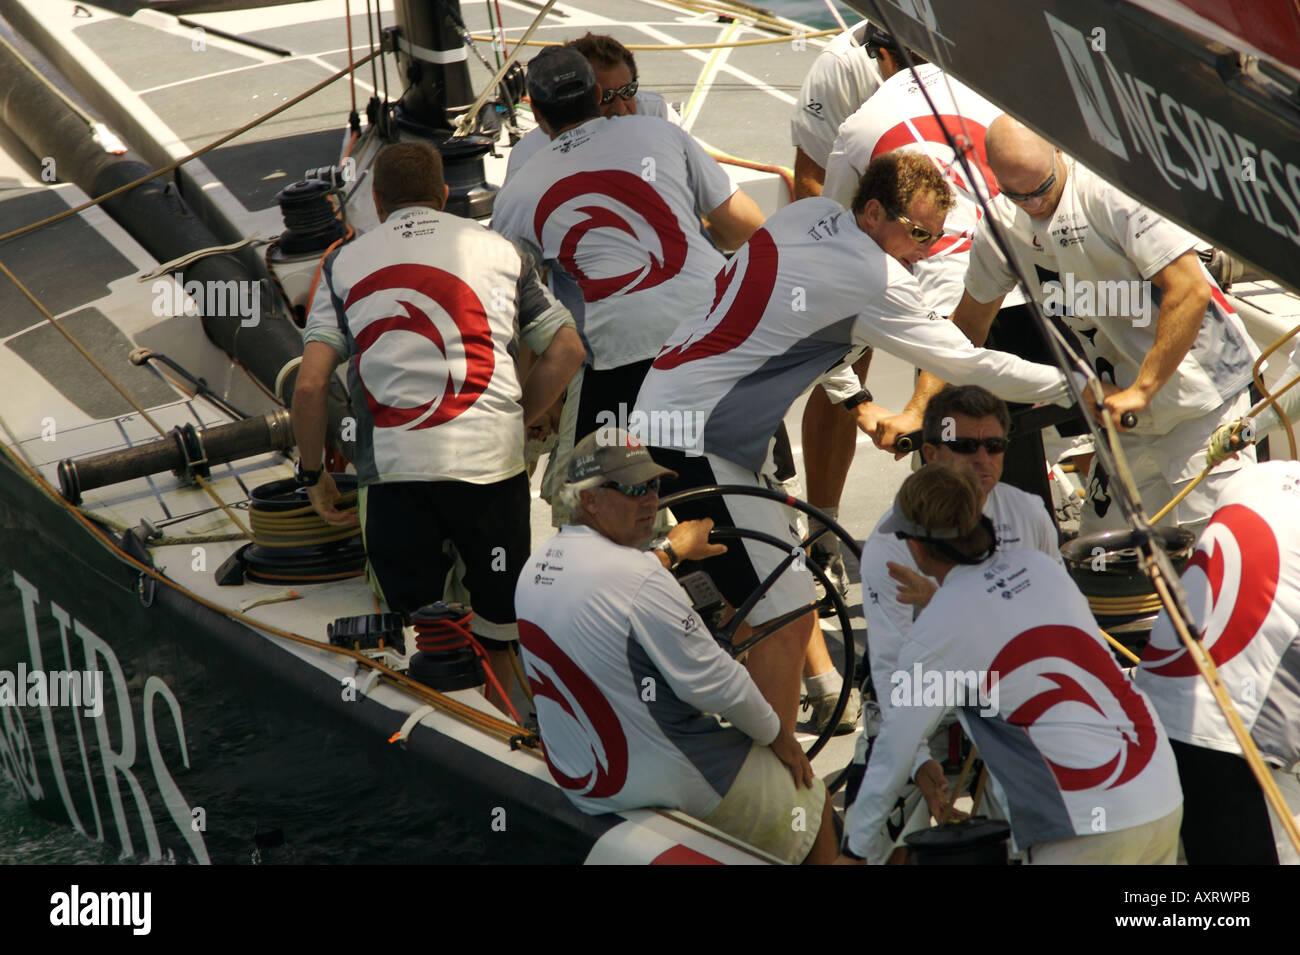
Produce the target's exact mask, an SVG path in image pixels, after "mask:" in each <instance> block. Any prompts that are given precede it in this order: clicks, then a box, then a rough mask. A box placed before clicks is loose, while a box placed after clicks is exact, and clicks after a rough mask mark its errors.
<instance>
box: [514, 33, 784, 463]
mask: <svg viewBox="0 0 1300 955" xmlns="http://www.w3.org/2000/svg"><path fill="white" fill-rule="evenodd" d="M528 91H529V95H530V96H531V97H532V101H533V109H534V111H535V112H536V114H537V117H538V120H539V122H540V123H541V124H542V126H543V128H544V129H546V131H547V134H548V135H549V136H550V137H551V142H550V144H549V146H548V147H546V148H544V149H543V150H541V151H540V152H538V153H537V154H536V155H535V156H534V157H533V158H532V159H531V160H529V162H528V164H527V165H526V166H525V167H524V168H523V169H521V170H520V172H519V174H518V175H516V176H515V177H514V178H512V179H511V180H510V182H508V183H507V184H506V185H505V186H504V187H503V188H502V189H501V191H500V192H499V193H498V194H497V198H496V204H495V209H494V212H493V216H492V228H493V229H494V230H496V231H497V232H499V233H501V234H502V235H504V236H506V237H507V238H509V239H515V240H518V241H520V242H522V243H524V244H525V245H527V246H529V247H531V248H533V249H535V250H537V252H538V253H539V257H540V258H541V259H542V260H543V261H544V262H545V263H546V264H547V265H548V266H549V267H550V270H551V273H550V278H551V284H552V287H553V288H554V289H555V294H556V297H558V298H559V299H560V301H561V302H563V303H564V304H565V305H566V306H567V307H568V308H569V311H570V312H572V313H573V317H574V319H575V321H576V322H577V325H578V332H579V334H581V336H582V338H583V341H584V343H585V344H586V346H587V361H586V364H585V366H584V368H583V371H582V379H581V383H579V384H575V385H574V386H572V387H571V388H570V389H569V394H568V396H567V399H566V402H565V411H564V417H563V418H562V419H561V429H560V442H559V445H558V446H557V448H556V451H555V452H553V453H554V454H556V455H557V458H558V460H557V466H560V467H562V466H563V463H564V459H565V458H567V456H568V454H569V453H570V449H571V447H572V442H573V441H575V440H577V439H578V438H580V437H581V436H583V435H586V434H588V433H590V432H592V431H594V430H596V429H597V428H598V427H599V426H600V425H601V424H602V423H603V420H604V418H605V416H607V415H608V416H612V417H613V420H615V421H624V422H625V421H627V420H628V413H629V411H630V409H631V407H632V404H633V402H634V401H635V400H636V393H637V389H638V388H639V387H640V385H641V380H642V378H644V376H645V373H646V371H647V369H648V368H649V367H650V362H651V360H653V358H654V356H655V355H656V354H657V353H658V351H659V349H660V348H661V347H663V343H664V341H665V340H667V338H668V335H669V334H670V333H671V332H672V330H673V329H674V328H675V327H676V325H677V323H678V321H680V320H681V316H682V314H683V313H684V312H691V311H695V310H697V309H700V308H705V307H707V305H708V303H709V302H710V301H712V299H713V293H714V276H715V275H716V274H717V271H718V270H719V269H720V268H722V266H723V265H724V264H725V261H726V260H725V259H724V258H723V256H722V253H721V252H719V251H718V250H717V248H715V247H714V245H713V244H712V243H711V242H710V241H709V240H708V238H706V237H705V235H704V233H703V232H702V231H701V228H700V220H699V217H700V216H705V217H707V218H708V220H709V222H710V224H711V226H712V227H713V230H714V232H715V234H718V235H721V236H722V237H723V238H724V240H725V242H726V244H727V247H729V248H734V247H736V246H739V245H741V244H743V243H744V241H745V240H746V239H748V238H749V236H750V235H751V234H752V233H753V231H754V229H756V228H758V226H759V225H761V224H762V221H763V215H762V213H761V212H760V211H759V209H758V206H757V204H756V203H755V202H754V200H753V199H751V198H750V197H749V196H748V195H746V194H745V192H744V191H743V190H740V189H737V188H735V187H734V186H733V185H732V183H731V180H730V179H729V178H728V177H727V174H726V173H725V172H724V171H723V170H722V167H721V166H719V165H718V163H717V161H716V160H714V159H713V158H712V157H711V156H709V155H708V154H707V153H705V152H704V149H703V147H701V146H700V144H699V143H698V142H696V141H695V139H694V138H693V137H692V136H691V135H690V134H689V133H687V132H686V131H684V130H682V129H679V128H678V127H675V126H670V125H668V124H667V123H664V122H663V121H662V120H659V119H655V118H653V117H649V116H624V117H620V118H618V119H606V118H605V117H603V116H602V115H601V114H600V106H599V103H600V99H601V96H602V89H601V87H600V84H599V83H597V81H596V77H595V73H594V72H593V71H592V68H591V64H590V63H589V62H588V61H587V59H586V57H584V56H583V55H582V54H580V53H579V52H578V51H577V50H574V49H572V48H570V47H563V46H561V47H548V48H546V49H545V50H543V51H542V52H541V53H539V54H538V55H537V56H536V57H534V59H533V60H532V62H531V63H529V65H528ZM559 473H563V472H562V471H561V472H559Z"/></svg>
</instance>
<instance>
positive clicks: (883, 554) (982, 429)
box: [846, 385, 1061, 862]
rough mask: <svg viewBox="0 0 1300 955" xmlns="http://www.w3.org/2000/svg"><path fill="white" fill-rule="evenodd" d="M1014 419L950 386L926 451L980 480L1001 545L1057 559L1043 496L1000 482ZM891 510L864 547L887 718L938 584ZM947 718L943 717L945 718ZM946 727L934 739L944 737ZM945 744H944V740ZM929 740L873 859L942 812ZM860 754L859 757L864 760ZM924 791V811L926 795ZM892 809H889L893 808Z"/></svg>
mask: <svg viewBox="0 0 1300 955" xmlns="http://www.w3.org/2000/svg"><path fill="white" fill-rule="evenodd" d="M1010 425H1011V418H1010V414H1009V413H1008V410H1007V406H1006V404H1005V403H1004V402H1003V401H1002V400H1001V399H999V398H997V397H996V396H995V395H993V394H992V393H991V392H989V391H987V390H985V389H983V388H981V387H979V386H978V385H962V386H960V387H954V386H951V385H950V386H948V387H947V388H944V389H943V391H941V392H939V394H937V395H935V396H934V397H933V398H931V399H930V403H929V405H928V406H927V407H926V409H925V419H924V422H923V424H922V426H921V433H922V435H923V439H924V443H923V444H922V445H921V457H922V458H923V459H924V460H925V461H926V462H927V463H929V462H931V461H939V462H941V463H943V464H948V465H951V466H953V467H957V468H965V469H967V470H969V471H970V472H971V473H973V474H974V475H975V478H976V480H977V481H978V487H979V507H980V512H981V513H983V514H984V515H985V516H986V517H988V519H989V520H990V521H992V523H993V531H994V533H995V534H996V535H997V539H998V547H1000V548H1001V549H1002V550H1003V551H1008V550H1014V549H1018V548H1021V547H1029V548H1032V549H1034V550H1037V551H1040V552H1042V553H1043V554H1046V555H1047V557H1048V558H1050V559H1051V560H1052V561H1054V562H1055V563H1057V564H1060V563H1061V554H1060V550H1059V549H1058V546H1057V534H1056V525H1055V524H1054V523H1053V522H1052V518H1051V516H1050V515H1049V514H1048V513H1047V511H1046V510H1045V509H1044V508H1043V505H1042V502H1041V500H1040V499H1039V498H1038V497H1037V496H1036V495H1033V494H1029V493H1027V492H1025V491H1022V490H1020V489H1019V488H1016V487H1012V486H1011V485H1010V484H1005V483H1002V463H1003V461H1004V460H1005V459H1006V452H1007V447H1008V438H1007V431H1008V429H1009V428H1010ZM888 520H889V514H888V513H886V514H885V515H884V516H883V517H881V519H880V522H879V523H878V524H877V525H876V529H875V530H873V531H872V532H871V536H870V537H868V538H867V541H866V544H865V545H864V546H863V548H862V606H863V610H864V613H865V616H866V619H867V633H868V635H869V639H868V640H867V650H868V652H869V654H870V663H871V682H872V685H873V687H874V689H875V696H876V705H877V706H878V708H879V711H880V714H881V717H882V718H887V716H888V714H889V711H890V710H891V709H892V700H893V699H894V694H893V690H894V689H895V684H894V683H893V682H892V681H891V677H892V676H893V674H894V673H896V672H898V657H899V654H900V653H901V652H902V649H903V645H904V644H905V643H906V642H907V639H908V635H909V634H910V633H911V631H912V626H913V620H914V618H915V617H916V615H917V614H919V613H920V612H921V610H922V609H923V608H924V607H925V606H926V605H927V604H928V603H929V602H930V598H931V597H932V596H933V594H934V592H935V589H936V584H935V582H934V580H933V579H932V578H930V577H927V576H925V574H923V573H922V572H921V569H920V568H919V567H918V566H917V564H916V561H914V560H913V559H912V552H911V551H910V550H909V549H908V547H907V544H906V543H905V542H904V541H903V540H901V539H900V538H898V537H896V536H895V535H894V534H893V533H891V532H889V531H885V530H882V528H883V527H884V525H885V523H886V522H887V521H888ZM867 722H868V734H867V736H864V737H863V738H862V739H861V740H860V742H859V749H860V750H861V753H860V755H859V759H860V760H864V761H865V760H867V759H869V756H868V753H869V752H870V749H869V747H870V745H871V743H870V741H869V739H868V737H869V736H874V735H875V734H872V733H871V724H872V723H873V722H876V721H875V720H872V719H868V721H867ZM947 722H948V720H945V723H947ZM942 737H943V734H940V736H939V737H936V739H942ZM945 745H946V743H945ZM930 752H931V748H930V745H929V741H928V740H922V742H921V746H920V748H918V750H917V753H916V763H915V767H916V768H915V771H914V772H913V773H912V774H911V776H912V778H913V779H914V780H915V781H916V785H917V786H918V787H919V792H918V790H917V789H916V788H914V787H910V786H909V787H907V788H905V789H904V791H903V792H902V794H901V795H900V797H899V802H900V803H901V806H900V807H898V808H897V809H896V810H895V812H896V813H898V814H901V816H902V818H901V819H895V820H891V823H890V825H889V826H887V827H886V828H885V829H883V830H882V831H881V833H880V834H879V835H880V840H879V842H877V843H874V844H873V846H872V851H871V853H870V854H869V856H868V857H869V858H870V860H871V861H872V862H883V861H885V859H886V858H888V857H889V856H890V854H891V852H893V851H895V850H897V849H899V848H900V847H901V846H902V840H903V837H904V836H905V835H907V834H908V833H909V832H912V831H914V830H915V829H917V828H924V827H925V826H927V825H929V822H928V820H929V818H930V816H934V817H935V818H936V819H937V818H939V816H940V815H941V813H942V811H943V804H944V799H945V797H946V795H947V782H946V780H945V779H944V776H943V769H942V767H941V766H940V765H939V762H938V760H936V759H934V758H932V757H931V755H930ZM858 762H859V760H855V763H858ZM860 781H861V777H860V776H859V777H858V778H857V779H854V778H853V777H852V776H851V777H850V782H849V788H848V790H847V791H846V796H847V797H848V799H849V801H850V802H851V801H852V799H853V794H854V793H855V792H856V791H857V783H858V782H860ZM921 796H924V799H925V808H924V810H922V807H921V805H920V804H921V799H920V797H921ZM892 814H893V813H891V815H892Z"/></svg>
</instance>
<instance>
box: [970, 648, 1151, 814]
mask: <svg viewBox="0 0 1300 955" xmlns="http://www.w3.org/2000/svg"><path fill="white" fill-rule="evenodd" d="M1046 660H1051V661H1052V662H1053V664H1054V665H1059V664H1064V665H1065V666H1061V667H1059V668H1060V669H1074V670H1076V671H1081V672H1082V674H1084V675H1086V676H1087V677H1089V678H1090V679H1089V680H1088V682H1089V683H1090V684H1091V683H1094V682H1095V683H1100V684H1101V685H1102V686H1103V687H1105V689H1106V690H1107V694H1106V696H1107V697H1108V699H1106V700H1105V702H1104V704H1103V703H1102V702H1099V701H1098V700H1097V698H1096V697H1095V696H1093V695H1092V694H1091V693H1089V692H1088V690H1087V689H1086V688H1085V686H1084V684H1083V683H1082V682H1080V681H1079V680H1078V679H1076V678H1075V677H1074V676H1071V675H1070V674H1069V673H1063V672H1055V670H1048V669H1043V668H1041V667H1040V668H1038V670H1039V672H1037V673H1036V674H1035V675H1033V676H1027V677H1026V679H1028V680H1035V681H1043V682H1046V683H1048V684H1051V687H1052V688H1051V689H1043V690H1041V691H1040V692H1038V693H1036V694H1034V695H1033V696H1031V697H1030V698H1029V699H1027V700H1025V702H1023V703H1021V704H1020V706H1018V707H1017V708H1016V710H1015V712H1013V713H1012V714H1011V715H1010V716H1008V717H1007V718H1006V720H1007V722H1008V723H1011V724H1013V725H1015V726H1023V727H1024V728H1025V730H1026V732H1028V731H1031V730H1032V729H1033V726H1034V724H1035V723H1037V722H1038V721H1039V720H1040V719H1041V718H1042V717H1043V715H1044V714H1046V713H1047V712H1048V711H1049V710H1051V709H1053V708H1054V707H1057V706H1062V705H1065V704H1073V705H1080V706H1085V707H1087V708H1089V709H1091V710H1094V711H1096V713H1097V714H1098V715H1100V716H1101V717H1102V718H1103V719H1105V720H1107V721H1110V722H1112V723H1113V725H1114V726H1115V728H1116V729H1117V730H1118V731H1119V734H1120V736H1121V737H1123V741H1124V744H1123V748H1122V749H1121V750H1120V752H1118V753H1116V754H1115V756H1114V757H1113V758H1111V759H1109V760H1107V761H1106V762H1104V763H1102V764H1100V765H1097V766H1082V767H1080V766H1063V765H1061V764H1060V763H1056V762H1053V761H1052V760H1051V759H1047V765H1048V767H1049V768H1050V769H1051V770H1052V775H1053V776H1054V777H1056V782H1057V785H1059V786H1060V787H1061V789H1062V790H1064V791H1066V792H1077V791H1079V790H1081V789H1093V788H1096V787H1098V786H1101V785H1102V784H1103V783H1105V784H1106V788H1107V789H1114V788H1115V787H1116V786H1122V785H1124V783H1127V782H1128V781H1130V780H1131V779H1133V778H1134V777H1136V776H1137V775H1138V774H1139V773H1140V772H1142V770H1143V769H1145V768H1146V766H1147V763H1149V762H1150V761H1151V757H1152V755H1153V754H1154V753H1155V751H1156V740H1157V738H1158V736H1157V733H1156V728H1155V723H1154V722H1153V720H1152V718H1151V712H1150V710H1149V708H1148V707H1147V705H1146V701H1145V700H1144V699H1143V698H1142V697H1141V696H1140V695H1139V694H1138V693H1137V691H1136V690H1134V689H1133V687H1132V685H1130V683H1129V682H1128V680H1127V679H1126V678H1125V677H1124V674H1123V673H1121V672H1120V670H1119V667H1117V666H1116V665H1115V661H1114V660H1113V659H1111V656H1110V653H1109V652H1108V651H1107V650H1106V649H1105V648H1104V647H1103V646H1102V645H1101V644H1100V643H1098V642H1097V640H1096V639H1094V638H1093V637H1092V636H1090V635H1088V634H1087V633H1085V632H1084V631H1082V630H1080V629H1079V628H1077V627H1068V626H1061V625H1056V624H1053V625H1050V626H1043V627H1034V628H1032V629H1030V630H1026V631H1025V632H1024V633H1022V634H1020V636H1018V637H1016V638H1015V639H1014V640H1012V641H1011V642H1010V643H1008V644H1007V645H1006V646H1005V647H1003V648H1002V650H1001V652H1000V653H998V655H997V657H996V658H995V659H994V660H993V662H992V663H991V664H989V677H988V679H989V683H990V686H991V685H992V684H993V683H996V682H997V681H998V680H999V679H1002V680H1005V679H1006V678H1007V677H1008V676H1009V675H1010V674H1012V673H1014V672H1015V671H1016V670H1018V669H1020V668H1021V667H1023V666H1027V665H1029V664H1032V663H1036V662H1038V661H1046ZM1116 705H1118V706H1119V709H1120V712H1119V713H1115V712H1113V708H1114V707H1115V706H1116ZM1044 758H1045V759H1046V757H1044Z"/></svg>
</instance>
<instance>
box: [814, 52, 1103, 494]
mask: <svg viewBox="0 0 1300 955" xmlns="http://www.w3.org/2000/svg"><path fill="white" fill-rule="evenodd" d="M885 36H886V38H887V35H885ZM911 56H912V57H913V60H912V62H913V68H912V69H908V68H907V67H905V66H904V65H903V63H902V61H901V58H900V54H899V52H898V50H897V48H896V47H882V48H881V50H880V57H879V60H878V62H879V63H880V72H881V75H882V76H883V77H884V78H885V80H884V83H883V84H882V85H881V87H880V89H879V90H877V91H876V93H875V94H874V95H873V96H872V97H871V98H870V99H869V100H867V102H865V103H864V104H862V106H861V107H860V108H859V109H858V111H857V112H855V113H854V114H853V115H852V116H850V117H849V118H848V119H846V120H845V121H844V123H843V124H842V125H841V126H840V131H839V135H838V136H837V137H836V138H835V145H834V146H833V147H832V149H831V155H830V159H829V160H828V165H827V169H826V187H825V191H824V192H823V193H822V194H823V195H825V196H829V197H830V198H831V199H834V200H835V201H836V202H838V203H840V204H841V205H845V206H847V205H848V204H849V203H850V202H851V201H852V199H853V190H854V189H855V188H856V186H857V183H858V180H859V179H860V178H861V177H862V171H863V170H865V169H866V168H867V163H869V162H870V161H871V160H872V158H874V157H875V156H878V155H880V154H881V153H883V152H888V151H889V150H891V149H895V148H899V149H909V150H913V151H916V152H920V153H924V154H927V155H929V156H930V157H931V158H932V159H933V160H934V161H935V162H936V163H937V164H938V165H939V167H940V168H941V169H943V170H944V174H945V175H946V176H947V178H948V182H949V183H950V184H951V185H952V187H953V192H954V193H955V195H956V197H957V204H956V206H955V207H954V208H953V211H952V212H951V213H950V214H949V216H948V221H947V223H946V224H945V226H946V234H945V235H944V237H943V238H942V239H940V240H939V241H938V242H936V243H935V246H934V253H933V254H932V255H931V256H930V257H929V258H928V259H925V260H924V261H922V262H918V263H917V264H916V268H915V270H914V274H915V275H916V279H917V281H918V282H920V283H921V291H922V292H923V293H925V295H926V297H927V298H928V299H929V301H930V305H931V307H933V308H934V310H935V311H936V312H938V313H939V314H940V315H951V314H952V313H953V310H954V309H955V308H956V307H957V303H958V302H959V301H960V300H961V294H962V291H963V280H964V278H965V275H966V268H967V265H968V264H969V261H970V247H971V237H972V236H973V235H974V234H975V226H976V224H977V223H978V222H979V220H980V218H981V217H982V216H983V215H984V212H983V209H982V208H981V206H980V201H981V199H987V198H989V197H991V196H996V195H997V194H998V187H997V183H996V181H995V179H994V177H993V173H992V172H991V171H989V168H988V158H987V156H986V154H985V151H984V137H985V133H986V131H987V128H988V125H989V123H991V122H993V120H994V119H996V118H997V117H998V116H1000V115H1002V111H1001V110H1000V109H999V108H998V107H996V106H994V105H993V104H992V103H990V102H989V101H988V100H986V99H984V97H982V96H980V95H979V94H978V93H976V92H974V91H973V90H971V89H969V88H967V87H966V86H963V85H962V84H961V83H960V82H958V81H957V80H955V79H953V78H952V77H950V76H947V75H945V74H944V72H943V71H942V70H940V69H939V68H938V67H936V66H933V65H931V64H929V63H926V62H925V61H924V60H922V59H920V58H919V57H916V56H915V54H911ZM950 143H956V144H958V147H959V148H961V147H963V146H964V147H965V148H966V152H965V157H964V158H965V161H964V162H963V161H962V158H961V157H958V156H957V155H956V154H955V153H954V152H953V149H952V146H951V145H950ZM1024 301H1025V300H1024V297H1023V296H1022V295H1021V293H1020V291H1019V289H1013V290H1012V291H1011V292H1010V293H1009V294H1008V295H1007V297H1006V299H1004V300H1003V308H1002V310H1001V311H1000V312H999V313H998V315H997V318H996V319H995V320H994V322H993V326H992V328H991V329H990V330H989V335H988V338H987V340H986V341H985V342H984V343H983V344H984V345H985V347H988V348H996V349H998V350H1000V351H1009V352H1011V353H1012V354H1014V355H1019V356H1020V357H1021V358H1027V359H1029V360H1030V361H1037V362H1044V363H1047V364H1051V363H1052V362H1053V359H1052V352H1051V350H1050V349H1049V348H1048V345H1047V342H1046V341H1045V340H1044V339H1043V337H1042V335H1041V333H1040V332H1039V331H1038V326H1037V323H1036V322H1035V321H1034V317H1033V315H1032V314H1031V313H1030V311H1029V309H1028V308H1027V307H1026V306H1025V304H1024ZM916 410H917V412H918V413H920V412H923V411H924V408H923V407H922V408H918V409H916ZM1012 410H1013V411H1014V410H1015V409H1012ZM1080 426H1081V425H1080ZM886 427H888V422H886ZM1066 430H1075V429H1072V428H1069V427H1067V429H1066ZM846 448H847V451H848V458H849V459H850V460H851V456H852V452H853V444H852V442H850V443H848V444H847V445H846ZM845 463H846V466H847V463H848V461H847V460H846V462H845ZM1003 479H1004V480H1005V481H1006V482H1007V483H1009V484H1012V485H1014V486H1016V487H1018V488H1021V489H1022V490H1025V491H1029V492H1030V493H1033V494H1037V495H1038V496H1039V497H1040V498H1042V499H1043V503H1044V505H1045V506H1046V507H1047V509H1048V511H1049V512H1050V511H1051V510H1052V493H1051V489H1050V487H1049V485H1048V480H1047V469H1046V468H1045V467H1044V465H1043V444H1042V439H1041V436H1040V434H1039V432H1037V431H1034V432H1031V433H1029V434H1025V435H1021V436H1020V437H1019V440H1017V441H1016V443H1015V444H1014V445H1012V447H1011V450H1010V451H1009V452H1008V454H1007V455H1006V460H1005V467H1004V477H1003ZM813 503H816V502H813Z"/></svg>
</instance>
